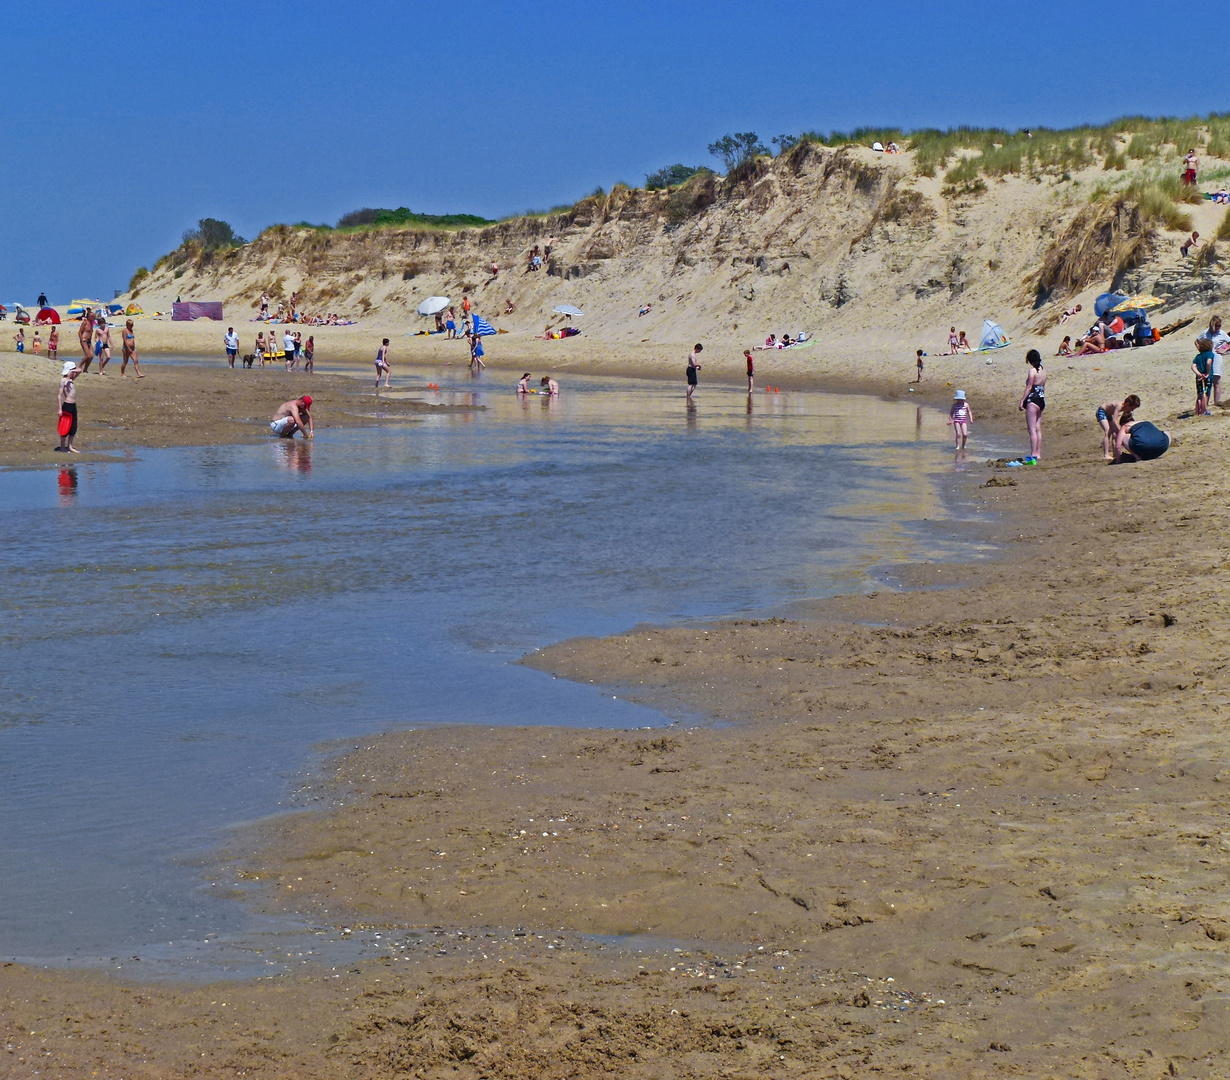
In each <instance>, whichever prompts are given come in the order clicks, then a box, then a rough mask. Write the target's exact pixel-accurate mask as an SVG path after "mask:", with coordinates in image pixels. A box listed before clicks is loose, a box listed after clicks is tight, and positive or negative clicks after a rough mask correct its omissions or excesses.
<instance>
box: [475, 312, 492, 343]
mask: <svg viewBox="0 0 1230 1080" xmlns="http://www.w3.org/2000/svg"><path fill="white" fill-rule="evenodd" d="M474 333H476V334H477V335H478V336H479V337H487V336H489V335H491V334H494V333H495V327H494V326H492V325H491V324H490V323H489V322H488V321H487V320H486V319H484V318H483V317H482V316H481V315H479V314H478V313H477V312H475V313H474Z"/></svg>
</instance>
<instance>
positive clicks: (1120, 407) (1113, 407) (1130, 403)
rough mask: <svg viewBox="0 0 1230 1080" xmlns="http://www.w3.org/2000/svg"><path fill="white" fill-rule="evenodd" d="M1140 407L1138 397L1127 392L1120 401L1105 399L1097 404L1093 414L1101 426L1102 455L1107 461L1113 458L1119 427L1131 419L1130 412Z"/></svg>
mask: <svg viewBox="0 0 1230 1080" xmlns="http://www.w3.org/2000/svg"><path fill="white" fill-rule="evenodd" d="M1139 408H1140V398H1138V397H1137V396H1136V395H1135V394H1128V396H1127V397H1125V398H1124V399H1123V400H1122V401H1107V402H1105V403H1104V404H1102V405H1099V406H1098V408H1097V412H1095V413H1094V416H1095V417H1096V418H1097V421H1098V423H1099V424H1100V425H1101V427H1102V456H1103V457H1104V458H1106V460H1107V461H1114V460H1115V448H1116V446H1117V444H1118V438H1119V429H1120V428H1121V427H1122V426H1123V425H1124V424H1126V423H1127V422H1128V421H1130V420H1131V419H1132V413H1134V412H1135V411H1136V410H1137V409H1139Z"/></svg>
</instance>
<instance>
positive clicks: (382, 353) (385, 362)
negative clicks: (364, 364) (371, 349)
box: [376, 338, 393, 390]
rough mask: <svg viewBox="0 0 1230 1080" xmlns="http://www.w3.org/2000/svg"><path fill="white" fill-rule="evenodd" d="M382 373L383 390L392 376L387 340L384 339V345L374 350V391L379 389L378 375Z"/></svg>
mask: <svg viewBox="0 0 1230 1080" xmlns="http://www.w3.org/2000/svg"><path fill="white" fill-rule="evenodd" d="M382 371H383V372H384V386H385V389H386V390H388V389H391V388H390V387H389V376H390V375H392V374H393V369H392V367H390V366H389V339H388V338H385V339H384V343H383V344H382V345H381V346H380V348H379V349H377V350H376V389H377V390H379V389H380V373H381V372H382Z"/></svg>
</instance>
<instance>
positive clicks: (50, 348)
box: [47, 326, 60, 360]
mask: <svg viewBox="0 0 1230 1080" xmlns="http://www.w3.org/2000/svg"><path fill="white" fill-rule="evenodd" d="M47 359H48V360H59V359H60V328H59V327H58V326H53V327H52V328H51V333H50V334H48V335H47Z"/></svg>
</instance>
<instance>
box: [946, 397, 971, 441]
mask: <svg viewBox="0 0 1230 1080" xmlns="http://www.w3.org/2000/svg"><path fill="white" fill-rule="evenodd" d="M973 422H974V410H973V409H971V408H970V407H969V402H968V401H966V400H965V391H964V390H958V391H957V392H956V393H955V394H953V396H952V408H951V409H949V410H948V423H949V424H950V425H951V426H952V439H953V448H954V449H956V450H964V449H965V440H966V439H967V438H968V437H969V426H970V424H972V423H973Z"/></svg>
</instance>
